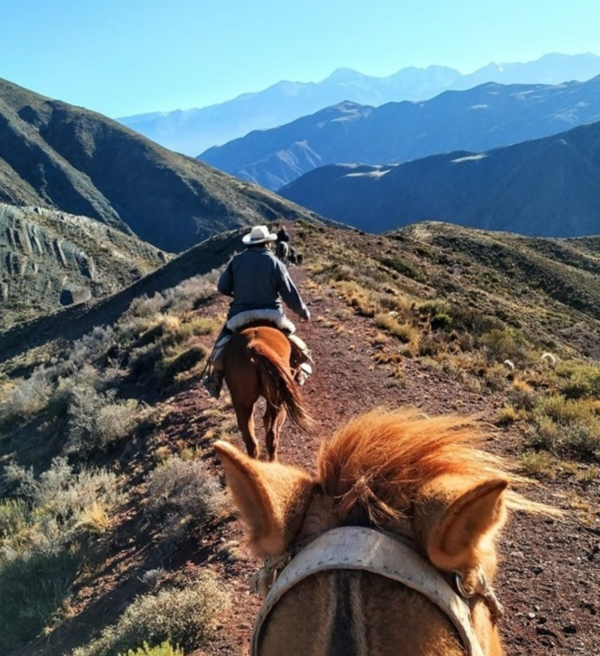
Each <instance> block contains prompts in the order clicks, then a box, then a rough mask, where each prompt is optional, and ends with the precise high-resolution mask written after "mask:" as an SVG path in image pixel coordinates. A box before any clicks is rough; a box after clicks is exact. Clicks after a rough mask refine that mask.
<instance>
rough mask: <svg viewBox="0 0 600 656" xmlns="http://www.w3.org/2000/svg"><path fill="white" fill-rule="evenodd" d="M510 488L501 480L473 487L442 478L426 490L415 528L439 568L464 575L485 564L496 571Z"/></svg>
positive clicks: (451, 477)
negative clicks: (497, 539) (497, 541)
mask: <svg viewBox="0 0 600 656" xmlns="http://www.w3.org/2000/svg"><path fill="white" fill-rule="evenodd" d="M507 486H508V480H507V479H505V478H502V477H498V478H493V479H489V480H486V481H483V482H479V483H477V484H473V483H472V482H471V483H468V482H466V481H465V480H464V479H460V478H458V477H454V476H441V477H439V479H436V480H435V481H433V483H431V484H429V485H428V486H427V489H424V490H423V494H424V497H425V498H424V503H422V504H418V505H419V506H420V508H419V510H418V511H417V514H416V516H415V517H416V521H415V524H416V529H417V532H418V533H420V534H421V536H422V538H423V540H424V542H425V545H424V546H425V548H426V550H427V555H428V556H429V559H430V560H431V562H432V563H433V564H434V565H435V566H436V567H438V568H440V569H443V570H445V571H449V572H464V571H467V570H470V569H472V568H473V567H475V566H476V565H479V564H481V563H482V562H484V561H485V562H486V564H487V565H488V566H489V567H491V568H495V564H496V552H495V548H494V538H495V536H496V535H497V533H498V531H499V530H500V529H501V528H502V526H503V525H504V523H505V521H506V507H505V499H504V491H505V490H506V488H507Z"/></svg>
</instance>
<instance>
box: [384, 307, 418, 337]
mask: <svg viewBox="0 0 600 656" xmlns="http://www.w3.org/2000/svg"><path fill="white" fill-rule="evenodd" d="M375 325H376V326H377V327H378V328H381V329H382V330H385V331H386V332H387V333H389V334H390V335H393V336H394V337H396V338H397V339H399V340H400V341H401V342H403V343H405V344H410V343H414V344H418V342H419V340H420V337H421V333H420V331H419V329H418V328H415V326H413V325H411V324H409V323H400V322H399V321H398V320H397V319H396V318H395V316H394V315H393V314H383V313H381V314H377V315H375Z"/></svg>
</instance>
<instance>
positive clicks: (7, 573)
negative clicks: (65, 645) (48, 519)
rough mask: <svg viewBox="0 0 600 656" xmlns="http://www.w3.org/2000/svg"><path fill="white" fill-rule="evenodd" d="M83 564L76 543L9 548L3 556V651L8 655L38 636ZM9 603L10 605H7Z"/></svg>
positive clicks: (0, 617)
mask: <svg viewBox="0 0 600 656" xmlns="http://www.w3.org/2000/svg"><path fill="white" fill-rule="evenodd" d="M82 562H83V552H82V550H81V548H80V547H78V546H77V545H76V544H74V545H71V548H69V549H66V548H64V547H63V546H62V545H60V544H54V545H52V544H45V545H36V546H35V547H33V548H30V549H27V550H25V551H22V552H16V551H13V550H10V549H7V548H6V547H5V548H4V549H3V554H2V556H1V557H0V599H2V600H4V601H3V602H2V603H1V604H0V652H1V653H3V654H8V653H10V652H12V651H13V650H14V649H16V648H18V647H20V646H22V645H24V644H25V643H27V642H29V641H30V640H31V639H33V638H34V637H35V636H37V635H38V634H39V633H40V631H41V630H42V629H43V628H44V626H45V625H46V624H47V623H48V622H49V621H50V620H51V618H52V617H53V616H54V615H55V613H56V612H57V611H58V610H60V609H61V607H62V606H63V605H64V604H65V602H66V601H67V600H68V599H69V596H70V591H71V585H72V583H73V581H74V580H75V577H76V576H77V572H78V571H79V568H80V566H81V564H82ZM7 600H10V603H5V602H6V601H7Z"/></svg>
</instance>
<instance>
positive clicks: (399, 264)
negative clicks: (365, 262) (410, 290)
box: [379, 257, 427, 283]
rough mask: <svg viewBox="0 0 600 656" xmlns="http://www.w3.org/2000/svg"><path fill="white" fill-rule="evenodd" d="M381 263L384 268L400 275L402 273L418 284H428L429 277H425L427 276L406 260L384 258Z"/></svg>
mask: <svg viewBox="0 0 600 656" xmlns="http://www.w3.org/2000/svg"><path fill="white" fill-rule="evenodd" d="M379 261H380V262H381V264H383V265H384V266H386V267H388V268H390V269H393V270H394V271H397V272H398V273H401V274H402V275H403V276H406V277H407V278H412V279H413V280H416V281H417V282H423V283H424V282H427V277H426V276H425V274H423V273H422V272H421V271H419V269H417V268H416V267H415V266H413V265H412V264H410V263H409V262H406V261H405V260H403V259H401V258H399V257H384V258H382V259H381V260H379Z"/></svg>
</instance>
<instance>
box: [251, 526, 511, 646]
mask: <svg viewBox="0 0 600 656" xmlns="http://www.w3.org/2000/svg"><path fill="white" fill-rule="evenodd" d="M298 549H300V551H298V552H297V553H296V554H295V555H293V556H292V554H291V553H287V554H283V555H282V556H277V557H272V558H269V559H267V560H266V561H265V567H264V568H263V569H261V570H259V572H257V574H256V575H255V577H254V578H253V582H254V584H255V589H256V591H257V592H259V594H262V595H263V596H264V595H265V594H266V597H265V600H264V602H263V605H262V607H261V609H260V611H259V613H258V616H257V618H256V621H255V623H254V628H253V630H252V637H251V642H250V654H251V656H259V652H258V648H259V641H260V634H261V630H262V629H263V626H264V624H265V622H266V620H267V618H268V616H269V613H270V612H271V610H272V609H273V608H274V606H275V605H276V604H277V602H278V601H279V600H280V599H281V597H283V595H284V594H285V593H286V592H288V591H289V590H290V589H291V588H293V587H294V586H295V585H296V584H297V583H299V582H300V581H302V580H303V579H305V578H307V577H309V576H312V575H313V574H316V573H318V572H324V571H330V570H335V569H345V570H361V571H365V572H371V573H373V574H378V575H380V576H384V577H386V578H388V579H392V580H393V581H397V582H399V583H401V584H403V585H405V586H406V587H408V588H411V589H412V590H415V591H416V592H418V593H420V594H422V595H424V596H425V597H427V598H428V599H429V600H430V601H431V602H432V603H434V604H435V605H436V606H438V608H440V609H441V610H442V611H443V612H444V613H445V615H446V616H447V617H448V618H449V619H450V620H451V621H452V623H453V624H454V626H455V628H456V630H457V631H458V634H459V635H460V638H461V641H462V644H463V646H464V648H465V649H466V651H467V654H468V655H469V656H485V655H484V653H483V650H482V648H481V645H480V644H479V640H478V639H477V636H476V635H475V631H474V630H473V625H472V624H471V615H470V608H469V603H468V601H467V600H468V599H470V598H471V597H473V596H475V595H481V596H482V597H483V598H484V600H485V601H486V603H487V605H488V607H489V608H490V611H491V613H492V618H494V617H496V619H497V617H498V616H499V615H500V614H501V607H500V605H499V604H498V601H497V599H496V597H495V595H494V593H493V590H492V589H491V586H490V585H489V583H488V581H487V579H486V578H485V575H484V574H483V572H481V571H479V572H477V578H476V584H475V587H473V588H471V587H469V588H467V587H466V586H464V585H463V582H462V579H461V577H460V575H459V574H456V577H457V578H456V585H457V589H458V592H459V594H457V593H456V592H455V591H454V590H453V589H452V587H451V586H450V584H449V583H448V582H447V581H446V579H444V577H443V576H442V575H441V574H440V572H438V571H437V570H436V569H435V568H434V567H433V566H432V565H431V564H430V563H429V562H428V561H427V560H425V559H424V558H423V557H422V556H421V555H419V554H418V553H417V552H416V550H415V548H414V546H412V545H411V543H410V542H409V541H408V540H406V539H405V538H402V537H401V536H398V535H392V534H389V533H383V532H381V531H378V530H375V529H372V528H364V527H356V526H344V527H339V528H335V529H331V530H329V531H326V532H325V533H322V534H320V535H318V536H317V537H316V538H315V539H314V540H312V541H311V542H309V543H308V545H306V546H304V545H298ZM279 572H280V573H279ZM278 573H279V575H278ZM269 588H270V589H269ZM267 590H268V593H267Z"/></svg>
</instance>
